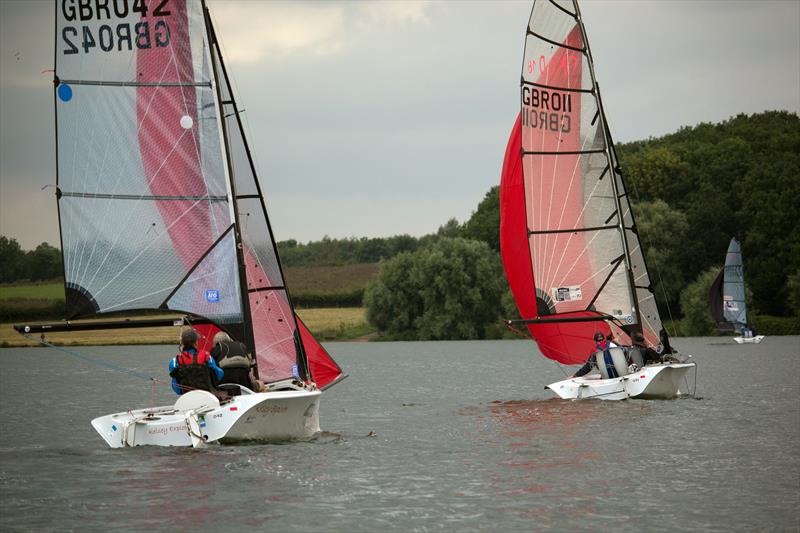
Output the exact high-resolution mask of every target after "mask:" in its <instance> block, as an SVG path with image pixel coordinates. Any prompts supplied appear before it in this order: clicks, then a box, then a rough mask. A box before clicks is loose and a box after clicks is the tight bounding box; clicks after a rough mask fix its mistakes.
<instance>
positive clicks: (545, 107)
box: [521, 86, 572, 133]
mask: <svg viewBox="0 0 800 533" xmlns="http://www.w3.org/2000/svg"><path fill="white" fill-rule="evenodd" d="M571 113H572V95H571V94H570V93H566V92H558V91H548V90H545V89H537V88H536V87H527V86H526V87H523V88H522V117H521V120H522V126H523V127H529V128H539V129H545V130H550V131H560V132H563V133H568V132H569V131H570V130H571V129H572V115H571Z"/></svg>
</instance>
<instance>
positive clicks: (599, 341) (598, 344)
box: [570, 331, 617, 378]
mask: <svg viewBox="0 0 800 533" xmlns="http://www.w3.org/2000/svg"><path fill="white" fill-rule="evenodd" d="M611 338H612V337H611V335H609V338H608V339H606V336H605V335H603V333H602V332H600V331H598V332H597V333H595V334H594V342H595V347H594V348H595V349H594V351H593V352H592V353H591V354H590V355H589V358H588V359H587V360H586V364H584V365H583V366H582V367H580V368H579V369H578V371H577V372H575V373H574V374H572V376H570V377H573V378H579V377H581V376H585V375H586V374H588V373H589V372H591V370H592V368H596V367H597V361H596V360H595V355H596V354H597V353H602V354H604V355H606V356H607V358H608V361H609V362H610V360H611V354H609V353H608V349H609V348H616V346H617V344H616V343H615V342H613V341H612V340H611ZM610 366H611V367H612V368H613V364H611V365H610ZM615 373H616V372H615ZM613 377H617V376H616V375H615V376H613Z"/></svg>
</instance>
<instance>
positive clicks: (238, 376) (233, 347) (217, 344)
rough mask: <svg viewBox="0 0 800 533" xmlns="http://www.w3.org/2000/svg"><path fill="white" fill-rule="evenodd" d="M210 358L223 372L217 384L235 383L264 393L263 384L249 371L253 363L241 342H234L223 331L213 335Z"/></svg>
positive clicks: (251, 357)
mask: <svg viewBox="0 0 800 533" xmlns="http://www.w3.org/2000/svg"><path fill="white" fill-rule="evenodd" d="M211 357H212V358H213V359H214V361H216V363H217V366H219V367H220V368H221V369H222V371H223V372H224V374H225V375H224V376H223V377H222V378H221V379H220V380H218V382H217V383H236V384H237V385H242V386H243V387H247V388H248V389H250V390H253V391H256V392H265V391H266V387H265V386H264V383H263V382H261V381H259V380H257V379H255V378H254V377H253V374H252V373H251V370H252V368H253V366H255V363H254V362H253V356H252V355H251V354H250V353H249V352H248V351H247V347H246V346H245V344H244V343H243V342H238V341H234V340H232V339H231V338H230V336H228V334H227V333H225V332H224V331H220V332H219V333H217V334H216V335H214V347H213V348H211Z"/></svg>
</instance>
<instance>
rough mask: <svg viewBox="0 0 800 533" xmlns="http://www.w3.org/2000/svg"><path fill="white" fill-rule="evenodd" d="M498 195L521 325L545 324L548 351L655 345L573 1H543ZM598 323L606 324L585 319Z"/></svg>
mask: <svg viewBox="0 0 800 533" xmlns="http://www.w3.org/2000/svg"><path fill="white" fill-rule="evenodd" d="M500 194H501V248H502V253H503V262H504V265H505V269H506V275H507V277H508V280H509V284H510V286H511V290H512V292H513V293H514V297H515V299H516V302H517V306H518V308H519V310H520V314H521V316H522V318H523V320H534V321H537V320H538V323H528V328H529V330H530V332H531V334H532V335H533V336H534V338H535V339H536V340H537V342H538V344H539V347H540V349H541V351H542V352H543V353H544V355H546V356H547V357H550V358H552V359H555V360H557V361H560V362H563V363H566V364H574V363H578V362H583V361H584V360H585V359H586V357H587V355H588V354H589V353H590V352H591V351H592V347H593V344H592V333H593V332H594V331H597V330H601V331H605V332H609V331H611V330H613V331H614V333H615V336H616V337H617V339H618V340H620V341H622V342H626V341H628V340H629V339H628V335H630V334H631V333H633V331H638V330H641V331H643V333H644V334H645V337H646V339H647V340H648V341H649V342H650V343H651V344H653V345H655V344H658V342H659V333H660V332H661V330H662V324H661V319H660V317H659V313H658V310H657V307H656V303H655V299H654V296H653V292H652V287H651V283H650V279H649V276H648V274H647V269H646V267H645V262H644V257H643V254H642V249H641V245H640V243H639V238H638V236H637V234H636V231H635V224H634V219H633V214H632V212H631V208H630V203H629V200H628V195H627V192H626V189H625V185H624V182H623V179H622V176H621V174H620V172H619V168H618V162H617V159H616V154H615V152H614V148H613V144H612V141H611V137H610V133H609V130H608V127H607V124H606V121H605V116H604V114H603V110H602V105H601V100H600V93H599V90H598V86H597V82H596V80H595V78H594V72H593V67H592V58H591V53H590V50H589V47H588V42H587V39H586V34H585V30H584V27H583V24H582V23H581V20H580V11H579V9H578V6H577V4H576V3H574V2H572V1H565V0H560V1H555V0H552V1H551V0H535V1H534V5H533V9H532V11H531V16H530V20H529V24H528V29H527V32H526V39H525V55H524V58H523V68H522V80H521V113H520V116H519V118H518V120H517V123H516V124H515V127H514V129H513V131H512V134H511V138H510V139H509V144H508V148H507V150H506V159H505V162H504V166H503V174H502V178H501V189H500ZM593 318H596V319H601V318H602V319H605V320H606V321H607V322H592V321H581V320H591V319H593ZM564 319H567V320H568V321H565V320H564ZM547 320H553V322H551V323H546V321H547ZM569 320H574V321H569Z"/></svg>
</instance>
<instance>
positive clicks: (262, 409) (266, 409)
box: [256, 405, 289, 414]
mask: <svg viewBox="0 0 800 533" xmlns="http://www.w3.org/2000/svg"><path fill="white" fill-rule="evenodd" d="M288 410H289V407H287V406H286V405H259V406H258V407H256V412H258V413H270V414H278V413H285V412H286V411H288Z"/></svg>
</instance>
